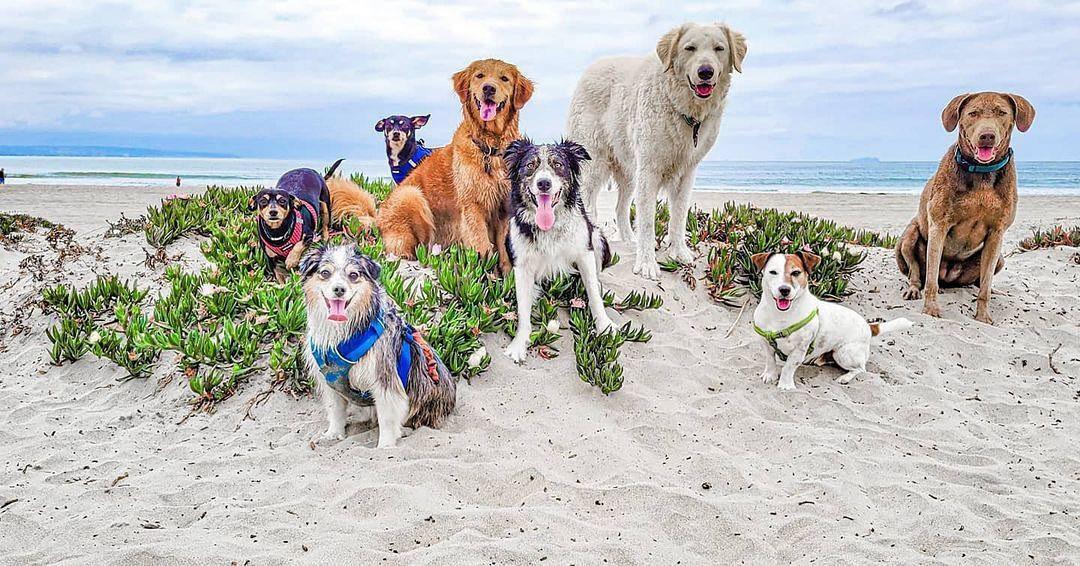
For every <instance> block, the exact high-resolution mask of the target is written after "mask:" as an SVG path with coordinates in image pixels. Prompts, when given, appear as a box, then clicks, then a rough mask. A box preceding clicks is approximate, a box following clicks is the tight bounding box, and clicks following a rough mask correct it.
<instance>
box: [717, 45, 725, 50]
mask: <svg viewBox="0 0 1080 566" xmlns="http://www.w3.org/2000/svg"><path fill="white" fill-rule="evenodd" d="M716 50H717V51H723V50H724V46H723V45H717V46H716Z"/></svg>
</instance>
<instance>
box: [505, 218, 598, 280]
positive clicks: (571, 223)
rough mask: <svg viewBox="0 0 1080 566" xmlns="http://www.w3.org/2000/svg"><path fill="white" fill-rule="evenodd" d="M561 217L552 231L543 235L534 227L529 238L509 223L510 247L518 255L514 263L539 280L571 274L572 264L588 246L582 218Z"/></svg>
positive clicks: (585, 228) (586, 232)
mask: <svg viewBox="0 0 1080 566" xmlns="http://www.w3.org/2000/svg"><path fill="white" fill-rule="evenodd" d="M563 216H564V217H563V218H559V219H558V220H557V221H556V222H555V225H554V226H553V227H552V228H551V230H548V231H546V232H545V231H543V230H540V229H537V228H534V229H533V238H531V239H530V238H529V237H527V236H525V235H524V234H522V233H521V231H520V230H519V229H518V227H517V226H516V225H514V224H511V227H510V238H511V245H512V246H513V249H514V254H515V256H517V257H516V258H515V261H514V264H515V266H522V267H523V268H527V269H529V270H530V271H532V272H533V273H534V274H535V277H536V279H537V280H538V281H540V280H543V279H546V278H548V277H551V276H554V275H557V274H559V273H565V272H568V271H570V270H571V269H572V268H573V267H574V266H573V263H574V261H575V260H576V259H577V258H578V257H580V256H581V254H582V252H583V251H584V250H586V249H587V248H588V246H589V230H588V226H587V225H586V223H585V219H584V218H583V217H582V216H581V215H578V214H566V215H563ZM594 251H595V250H594Z"/></svg>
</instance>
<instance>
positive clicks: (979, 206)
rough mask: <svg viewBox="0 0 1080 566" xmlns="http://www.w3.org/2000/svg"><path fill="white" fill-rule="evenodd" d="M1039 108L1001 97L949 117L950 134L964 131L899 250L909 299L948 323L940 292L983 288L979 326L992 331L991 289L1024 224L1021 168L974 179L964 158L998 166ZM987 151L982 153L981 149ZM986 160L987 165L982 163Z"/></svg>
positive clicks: (976, 98) (967, 100)
mask: <svg viewBox="0 0 1080 566" xmlns="http://www.w3.org/2000/svg"><path fill="white" fill-rule="evenodd" d="M1033 120H1035V108H1034V107H1032V105H1031V103H1029V102H1028V101H1027V100H1025V99H1024V98H1023V97H1021V96H1017V95H1015V94H1006V93H1000V92H980V93H976V94H961V95H959V96H957V97H955V98H953V99H952V101H950V102H949V104H948V105H947V106H946V107H945V110H944V111H943V112H942V114H941V121H942V124H943V125H944V126H945V130H946V131H949V132H951V131H953V130H955V129H956V128H957V126H959V128H960V131H959V136H958V139H957V142H956V143H955V144H953V145H952V146H950V147H949V149H948V151H946V152H945V156H944V157H942V159H941V164H940V165H939V166H938V170H937V172H936V173H934V176H933V177H931V178H930V181H929V182H927V184H926V188H924V189H923V192H922V198H921V199H920V202H919V210H918V212H917V214H916V216H915V218H914V219H912V221H911V224H909V225H908V228H907V230H905V231H904V235H903V236H901V238H900V242H899V244H897V247H896V263H897V265H898V266H899V267H900V271H901V272H902V273H903V274H904V275H907V276H908V289H907V290H906V291H905V292H904V298H905V299H918V298H919V296H920V295H921V294H922V293H923V289H924V286H925V297H924V304H923V312H925V313H926V314H929V315H931V316H941V307H939V306H938V302H937V296H938V289H939V287H957V286H966V285H972V284H978V285H979V298H978V301H977V304H976V310H975V319H976V320H978V321H980V322H985V323H987V324H990V323H991V322H992V320H991V319H990V313H989V312H988V305H989V303H990V283H991V280H992V278H993V276H994V274H995V273H997V272H998V271H1001V269H1002V268H1003V267H1004V266H1005V261H1004V259H1003V258H1002V257H1001V241H1002V239H1003V237H1004V235H1005V230H1006V229H1007V228H1008V227H1009V226H1010V225H1012V223H1013V219H1015V218H1016V162H1015V160H1011V159H1010V160H1009V162H1008V164H1006V165H1005V166H1004V167H1003V168H1001V169H999V170H997V171H994V172H989V173H969V172H968V170H967V169H966V168H961V166H960V165H959V164H958V163H957V162H956V151H957V148H958V147H959V150H960V155H961V156H962V157H963V158H964V160H966V161H967V162H969V163H973V164H982V165H986V164H990V163H994V162H997V161H999V160H1000V159H1001V158H1003V157H1004V156H1005V155H1006V154H1007V152H1008V151H1009V144H1010V141H1011V138H1012V129H1013V126H1014V125H1015V126H1016V129H1018V130H1020V131H1021V132H1026V131H1027V130H1028V128H1030V127H1031V123H1032V121H1033ZM980 148H981V150H980ZM980 154H981V155H982V156H983V159H979V156H980Z"/></svg>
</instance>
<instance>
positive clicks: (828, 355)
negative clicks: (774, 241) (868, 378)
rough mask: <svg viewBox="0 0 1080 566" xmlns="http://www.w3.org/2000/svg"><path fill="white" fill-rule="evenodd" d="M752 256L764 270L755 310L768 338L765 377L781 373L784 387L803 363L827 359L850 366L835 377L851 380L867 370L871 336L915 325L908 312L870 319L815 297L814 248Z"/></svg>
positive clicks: (767, 380) (773, 377) (774, 378)
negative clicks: (880, 319) (886, 319)
mask: <svg viewBox="0 0 1080 566" xmlns="http://www.w3.org/2000/svg"><path fill="white" fill-rule="evenodd" d="M750 259H751V261H753V263H754V266H755V267H757V268H758V270H759V271H761V272H763V274H762V276H761V302H760V303H759V304H758V306H757V309H756V310H755V311H754V332H757V333H758V335H759V336H761V337H762V338H764V339H765V340H764V342H763V344H764V345H765V348H764V352H765V372H764V373H762V374H761V381H762V383H766V384H768V383H772V382H774V381H777V380H778V379H779V385H780V389H784V390H788V391H790V390H794V389H795V369H796V368H798V367H799V365H800V364H802V363H805V362H806V361H809V360H815V361H817V362H819V363H824V362H825V361H826V360H829V359H831V361H834V362H835V363H836V365H838V366H840V367H841V368H843V369H845V370H847V373H845V374H843V375H841V376H840V377H838V378H837V379H836V382H837V383H840V384H847V383H850V382H851V380H852V379H854V378H855V376H857V375H859V374H860V373H863V372H865V371H866V361H867V359H868V358H869V357H870V341H871V338H872V337H874V336H879V335H881V334H885V333H886V332H893V331H896V330H905V329H908V328H910V327H911V326H912V323H911V321H910V320H908V319H906V318H898V319H895V320H890V321H889V322H881V323H877V322H875V323H869V324H868V323H867V322H866V319H864V318H863V317H862V315H860V314H859V313H857V312H855V311H853V310H851V309H849V308H847V307H844V306H841V305H838V304H836V303H829V302H826V301H822V300H820V299H818V298H817V297H815V296H814V295H813V293H811V292H810V285H809V278H810V274H811V273H812V272H813V270H814V268H815V267H817V265H818V263H820V262H821V258H820V257H818V256H816V255H814V254H812V253H810V252H805V251H803V252H799V253H796V254H781V253H760V254H754V255H753V256H751V258H750ZM778 359H779V361H780V362H783V364H784V366H783V369H780V368H779V367H778V366H777V360H778Z"/></svg>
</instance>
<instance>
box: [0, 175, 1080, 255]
mask: <svg viewBox="0 0 1080 566" xmlns="http://www.w3.org/2000/svg"><path fill="white" fill-rule="evenodd" d="M205 188H206V187H205V186H204V185H191V186H183V187H181V188H179V189H177V188H176V187H155V186H142V187H139V186H126V185H5V186H4V187H0V211H3V212H19V213H24V214H30V215H32V216H39V217H42V218H46V219H48V220H52V221H54V222H59V223H61V224H64V225H67V226H68V227H70V228H73V229H76V230H79V231H88V232H90V233H98V232H101V231H104V230H105V229H106V228H107V227H108V224H106V220H109V221H115V220H116V219H118V218H119V217H120V214H121V213H123V214H124V215H125V216H127V217H129V218H132V217H138V216H139V215H141V214H144V213H145V212H146V208H147V207H149V206H155V205H158V204H159V203H160V202H161V199H163V198H165V197H167V196H170V195H173V194H193V193H199V192H202V191H204V190H205ZM615 196H616V195H615V192H614V191H611V190H607V191H603V192H601V193H600V198H599V200H598V202H597V210H598V212H599V215H600V218H599V221H600V223H601V225H604V226H605V228H606V231H607V233H608V235H609V236H613V235H614V233H615V230H614V218H615ZM692 199H693V200H692V202H693V204H694V205H695V206H697V207H699V208H705V209H711V208H717V207H720V206H723V204H724V203H726V202H729V201H733V202H736V203H740V204H742V203H747V204H753V205H755V206H758V207H762V208H776V209H779V210H785V211H787V210H797V211H800V212H805V213H807V214H810V215H813V216H820V217H822V218H827V219H829V220H833V221H836V222H840V223H842V224H846V225H849V226H852V227H854V228H861V229H867V230H877V231H884V232H889V233H892V234H899V233H900V232H902V231H903V230H904V228H906V227H907V224H908V222H909V221H910V220H911V218H912V217H913V216H914V215H915V211H916V208H917V206H918V199H919V194H918V193H894V192H854V191H828V190H822V191H814V192H753V191H743V192H724V191H700V190H695V191H694V194H693V197H692ZM73 202H78V203H79V207H78V208H77V209H75V208H72V206H71V203H73ZM1053 224H1080V189H1078V190H1077V193H1076V194H1075V195H1063V194H1053V195H1025V194H1020V198H1019V204H1018V206H1017V214H1016V220H1015V221H1014V222H1013V225H1012V227H1011V228H1010V229H1009V232H1008V234H1007V236H1006V241H1007V242H1015V241H1017V240H1019V239H1020V238H1022V237H1024V236H1026V235H1027V233H1028V232H1030V229H1031V228H1046V227H1048V226H1051V225H1053Z"/></svg>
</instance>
